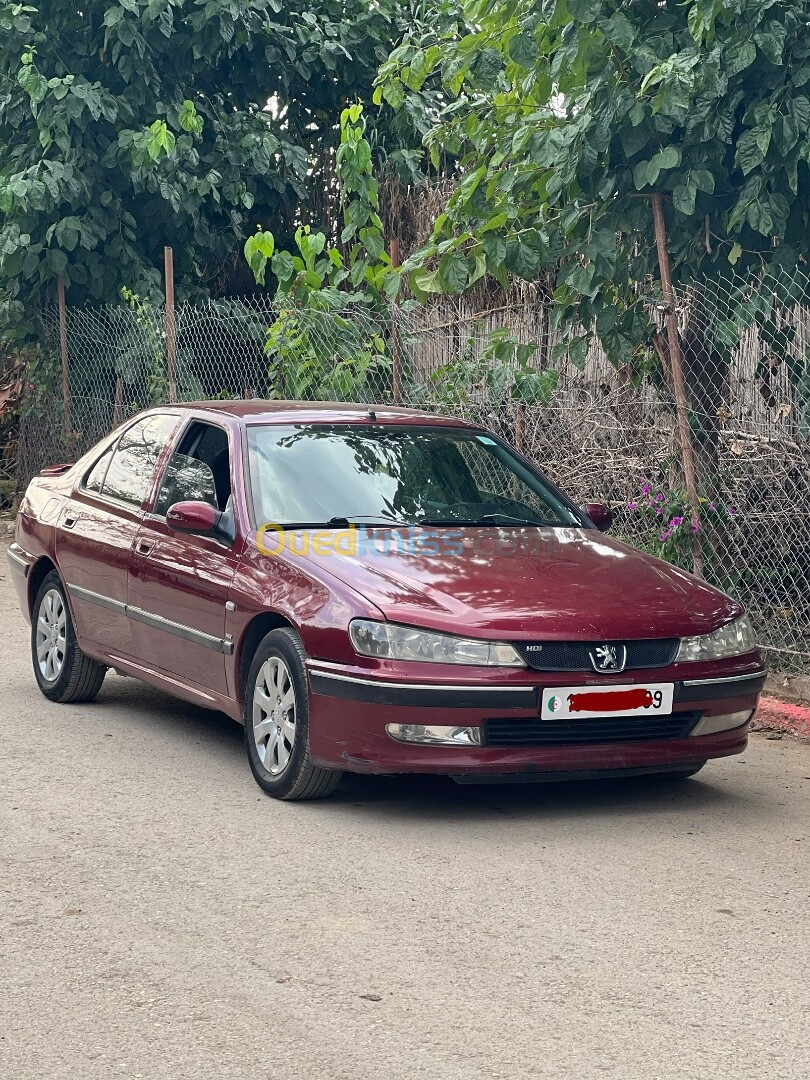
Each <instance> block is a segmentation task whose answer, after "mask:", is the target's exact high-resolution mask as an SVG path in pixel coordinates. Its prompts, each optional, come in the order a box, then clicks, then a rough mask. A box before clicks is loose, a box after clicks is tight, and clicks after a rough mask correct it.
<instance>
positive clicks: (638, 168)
mask: <svg viewBox="0 0 810 1080" xmlns="http://www.w3.org/2000/svg"><path fill="white" fill-rule="evenodd" d="M651 165H652V162H651V161H639V162H638V164H637V165H634V166H633V183H634V184H635V186H636V191H641V189H642V188H645V187H647V185H648V184H654V183H655V181H656V180H657V179H658V169H654V170H650V166H651ZM650 175H652V179H649V178H648V177H649V176H650Z"/></svg>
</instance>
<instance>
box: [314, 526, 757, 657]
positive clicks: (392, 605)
mask: <svg viewBox="0 0 810 1080" xmlns="http://www.w3.org/2000/svg"><path fill="white" fill-rule="evenodd" d="M386 535H388V536H389V547H388V550H387V551H385V550H380V548H382V547H383V545H384V543H385V537H386ZM406 535H407V538H408V541H407V542H402V543H398V544H397V543H395V542H394V540H393V538H392V537H391V534H386V533H385V532H384V531H380V532H377V533H375V534H374V536H375V537H376V538H377V539H376V541H374V542H373V543H372V542H369V541H368V539H367V540H366V542H365V543H359V544H357V545H355V550H354V551H353V552H351V551H349V552H348V553H346V552H345V551H344V552H341V553H336V552H335V551H329V552H328V553H321V554H316V553H315V552H314V551H312V550H311V549H310V551H309V553H308V554H306V555H305V556H304V558H305V560H306V561H309V562H312V563H315V564H317V566H318V567H319V569H320V571H321V573H326V574H329V575H332V576H334V577H335V578H338V579H339V580H341V581H342V582H344V584H346V585H349V586H350V587H351V588H352V589H354V590H356V592H358V593H360V594H361V595H362V596H363V597H365V599H366V600H368V601H370V602H371V603H373V604H374V605H375V606H376V607H378V608H379V609H380V611H382V613H383V614H384V615H385V617H386V618H387V619H388V620H390V621H391V622H400V623H406V624H410V625H416V626H424V627H428V628H431V629H436V630H441V631H446V632H450V633H455V634H464V633H467V634H470V635H472V636H478V637H483V636H492V635H499V636H508V637H513V638H517V639H521V638H522V639H531V638H538V639H541V640H542V639H550V638H558V639H559V638H562V639H569V640H595V639H596V640H598V639H602V640H622V639H632V638H652V637H686V636H690V635H693V634H705V633H709V632H710V631H712V630H715V629H717V628H718V627H719V626H721V625H723V624H724V623H726V622H728V621H729V620H730V619H733V618H735V617H736V616H738V615H739V614H741V612H742V608H741V607H740V606H739V604H737V603H735V602H734V601H733V600H731V599H730V598H729V597H727V596H725V595H724V594H723V593H721V592H719V591H718V590H717V589H714V588H712V587H711V586H709V585H707V584H706V583H705V582H702V581H700V580H698V579H697V578H695V577H692V575H691V574H688V573H686V572H685V571H683V570H679V569H678V568H677V567H674V566H671V565H670V564H668V563H665V562H662V561H661V560H660V559H656V558H653V557H652V556H650V555H646V554H644V553H643V552H640V551H637V550H636V549H635V548H632V547H629V546H628V545H627V544H624V543H622V542H621V541H619V540H615V539H613V538H612V537H608V536H605V535H603V534H602V533H598V532H595V531H593V530H586V529H577V528H564V529H531V530H520V529H502V528H501V529H492V528H467V529H463V530H455V531H454V532H453V533H452V537H453V542H452V549H453V550H452V551H449V550H444V549H443V550H441V551H440V552H439V553H438V554H436V553H433V552H430V553H426V552H425V551H424V550H420V546H421V547H422V548H424V545H425V544H429V543H431V540H430V537H431V536H433V537H436V536H437V535H439V534H437V532H436V531H435V530H434V531H433V532H432V534H431V533H430V531H429V530H419V529H411V530H409V531H408V533H407V534H406ZM366 536H368V534H366ZM447 546H448V547H449V546H451V545H450V544H449V541H448V545H447Z"/></svg>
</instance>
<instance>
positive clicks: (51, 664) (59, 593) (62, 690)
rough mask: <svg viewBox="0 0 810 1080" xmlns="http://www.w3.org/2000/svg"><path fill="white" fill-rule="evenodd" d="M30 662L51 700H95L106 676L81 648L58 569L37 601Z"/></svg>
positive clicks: (45, 583) (40, 591)
mask: <svg viewBox="0 0 810 1080" xmlns="http://www.w3.org/2000/svg"><path fill="white" fill-rule="evenodd" d="M31 659H32V661H33V664H34V676H35V678H36V680H37V684H38V685H39V688H40V690H41V691H42V693H43V694H44V695H45V697H46V698H50V700H51V701H59V702H65V703H66V702H79V701H92V700H93V698H94V697H95V696H96V694H97V693H98V692H99V690H100V689H101V684H102V683H103V682H104V676H105V675H106V673H107V669H106V667H105V666H104V665H103V664H99V663H98V662H97V661H96V660H91V658H90V657H89V656H85V654H84V653H83V652H82V650H81V649H80V648H79V646H78V644H77V642H76V632H75V630H74V628H73V619H72V618H71V616H70V608H69V607H68V603H67V598H66V596H65V589H64V586H63V585H62V581H61V578H60V577H59V575H58V574H57V572H56V571H55V570H52V571H51V572H50V573H49V574H48V575H47V576H46V577H45V578H44V579H43V581H42V584H41V585H40V587H39V589H38V590H37V595H36V599H35V600H34V611H33V617H32V619H31Z"/></svg>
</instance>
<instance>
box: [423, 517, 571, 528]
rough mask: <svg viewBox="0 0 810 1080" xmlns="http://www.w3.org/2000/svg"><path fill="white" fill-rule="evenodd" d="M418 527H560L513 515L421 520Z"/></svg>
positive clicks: (555, 523)
mask: <svg viewBox="0 0 810 1080" xmlns="http://www.w3.org/2000/svg"><path fill="white" fill-rule="evenodd" d="M417 524H418V525H436V526H438V525H448V526H449V525H459V526H462V527H469V526H474V525H496V526H497V525H530V526H531V527H532V528H535V529H542V528H547V527H549V526H551V525H559V524H560V522H558V521H553V522H552V521H531V520H530V519H529V518H522V517H516V516H514V515H513V514H482V515H481V517H477V518H431V517H425V518H420V519H419V521H418V522H417Z"/></svg>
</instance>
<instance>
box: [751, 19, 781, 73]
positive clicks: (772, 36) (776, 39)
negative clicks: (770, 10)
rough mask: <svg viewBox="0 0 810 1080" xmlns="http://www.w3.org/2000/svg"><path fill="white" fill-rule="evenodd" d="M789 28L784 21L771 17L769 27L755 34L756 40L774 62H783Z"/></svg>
mask: <svg viewBox="0 0 810 1080" xmlns="http://www.w3.org/2000/svg"><path fill="white" fill-rule="evenodd" d="M786 40H787V30H786V28H785V26H784V24H783V23H780V22H777V21H776V20H775V19H771V20H770V22H769V23H768V25H767V29H765V30H761V31H759V32H757V33H755V34H754V41H755V42H756V43H757V45H758V46H759V47H760V49H761V50H762V52H763V53H764V54H765V56H766V57H767V58H768V60H770V62H771V63H772V64H781V63H782V55H783V53H784V51H785V42H786Z"/></svg>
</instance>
